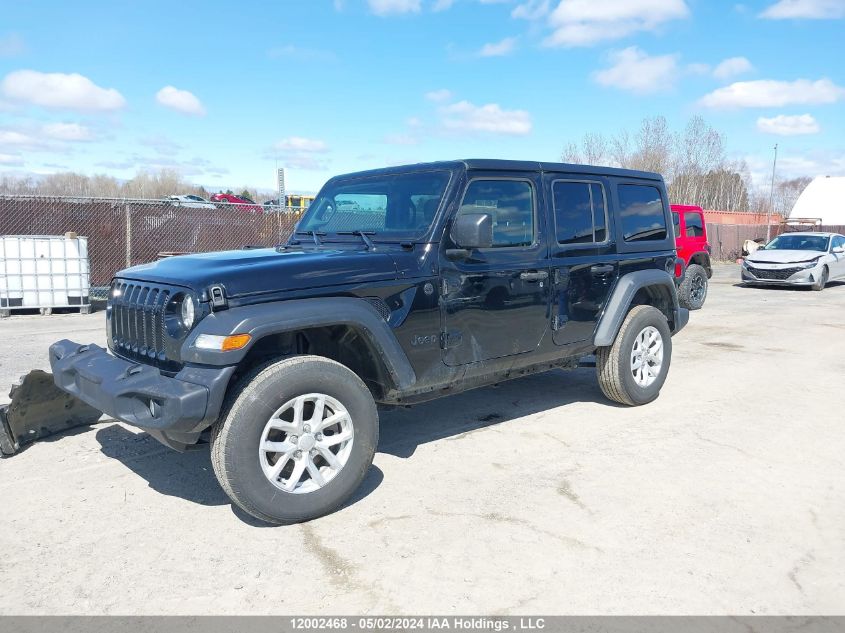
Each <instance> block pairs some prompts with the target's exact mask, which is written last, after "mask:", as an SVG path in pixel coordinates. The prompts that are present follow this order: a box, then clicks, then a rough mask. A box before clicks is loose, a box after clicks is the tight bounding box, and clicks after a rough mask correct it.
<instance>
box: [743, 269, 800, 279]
mask: <svg viewBox="0 0 845 633" xmlns="http://www.w3.org/2000/svg"><path fill="white" fill-rule="evenodd" d="M800 270H803V269H801V268H777V269H772V270H770V269H763V268H754V267H753V266H748V272H750V273H751V274H752V275H754V276H755V277H757V279H778V280H780V281H783V280H784V279H789V278H790V277H792V275H794V274H795V273H797V272H798V271H800Z"/></svg>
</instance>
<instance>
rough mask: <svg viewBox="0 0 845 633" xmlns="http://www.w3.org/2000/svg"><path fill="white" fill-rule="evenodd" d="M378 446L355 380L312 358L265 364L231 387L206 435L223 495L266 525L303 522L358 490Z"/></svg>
mask: <svg viewBox="0 0 845 633" xmlns="http://www.w3.org/2000/svg"><path fill="white" fill-rule="evenodd" d="M377 444H378V413H377V411H376V405H375V402H374V401H373V397H372V395H371V394H370V391H369V390H368V389H367V387H366V385H365V384H364V383H363V382H362V381H361V379H360V378H359V377H358V376H357V375H356V374H355V373H354V372H352V371H351V370H349V369H348V368H347V367H344V366H343V365H341V364H339V363H336V362H334V361H332V360H329V359H327V358H323V357H320V356H297V357H293V358H287V359H285V360H282V361H278V362H275V363H272V364H270V365H265V366H264V367H261V368H259V369H257V370H256V371H254V372H253V373H252V374H250V375H248V376H247V377H245V378H244V379H243V380H242V381H241V383H240V385H239V387H237V388H236V391H235V393H234V394H233V396H232V398H231V400H230V402H229V403H228V404H227V407H226V408H225V410H224V412H223V414H222V415H221V418H220V420H219V421H218V422H217V424H216V425H215V427H214V429H213V431H212V440H211V458H212V465H213V466H214V472H215V474H216V475H217V478H218V480H219V481H220V485H221V486H222V487H223V490H225V491H226V494H228V495H229V497H230V498H231V499H232V501H234V502H235V503H236V504H237V505H238V506H240V507H241V508H242V509H243V510H245V511H246V512H248V513H249V514H251V515H252V516H254V517H257V518H259V519H261V520H263V521H267V522H268V523H278V524H284V523H297V522H300V521H307V520H309V519H313V518H316V517H319V516H322V515H324V514H328V513H329V512H332V511H333V510H335V509H336V508H338V507H339V506H340V505H341V504H342V503H343V502H344V501H346V500H347V499H348V498H349V496H350V495H351V494H352V493H353V492H354V491H355V489H356V488H358V486H359V485H360V483H361V481H362V480H363V479H364V476H365V475H366V473H367V470H368V469H369V467H370V464H372V461H373V455H374V453H375V448H376V445H377Z"/></svg>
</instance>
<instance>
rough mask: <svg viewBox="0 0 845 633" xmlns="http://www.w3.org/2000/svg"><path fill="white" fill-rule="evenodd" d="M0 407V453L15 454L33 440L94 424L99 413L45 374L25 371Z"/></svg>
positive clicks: (36, 371)
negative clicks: (8, 398) (58, 386)
mask: <svg viewBox="0 0 845 633" xmlns="http://www.w3.org/2000/svg"><path fill="white" fill-rule="evenodd" d="M9 396H10V397H11V398H12V401H11V402H10V403H9V404H8V405H3V406H0V454H2V455H3V456H4V457H8V456H10V455H14V454H15V453H18V452H19V451H20V450H21V448H23V447H24V446H25V445H27V444H31V443H32V442H35V441H37V440H40V439H42V438H45V437H48V436H50V435H54V434H56V433H61V432H63V431H67V430H68V429H72V428H74V427H78V426H86V425H89V424H94V423H95V422H96V421H97V420H99V419H100V416H101V415H102V412H101V411H99V410H98V409H95V408H94V407H91V406H89V405H87V404H85V403H84V402H82V401H81V400H79V399H77V398H74V397H73V396H72V395H70V394H69V393H66V392H64V391H62V390H60V389H58V388H57V387H56V385H55V384H54V382H53V376H52V375H50V374H48V373H47V372H45V371H41V370H35V371H31V372H29V373H28V374H27V375H26V376H24V377H23V378H22V379H21V382H20V383H19V384H17V385H14V386H13V387H12V390H11V391H10V392H9Z"/></svg>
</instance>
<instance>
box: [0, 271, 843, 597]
mask: <svg viewBox="0 0 845 633" xmlns="http://www.w3.org/2000/svg"><path fill="white" fill-rule="evenodd" d="M737 277H738V271H737V269H736V267H735V266H720V267H718V270H717V272H716V276H715V277H714V279H713V281H712V284H711V291H710V297H709V298H708V302H707V305H706V306H705V308H704V310H701V311H699V312H696V313H693V314H692V317H691V320H690V324H689V326H688V327H687V329H686V330H684V331H683V332H682V333H681V334H680V335H678V337H677V338H676V339H675V340H674V358H673V364H672V368H671V371H670V373H669V378H668V380H667V382H666V385H665V387H664V388H663V392H662V394H661V396H660V398H659V399H658V400H657V401H656V402H654V403H652V404H650V405H647V406H644V407H640V408H624V407H618V406H614V405H612V404H610V403H608V402H607V401H606V400H605V399H604V398H603V397H602V395H601V392H600V391H599V389H598V386H597V384H596V381H595V377H594V373H593V371H591V370H587V369H580V370H577V371H575V372H569V373H564V372H550V373H548V374H543V375H538V376H533V377H529V378H524V379H520V380H515V381H512V382H509V383H505V384H503V385H501V386H500V387H498V388H486V389H480V390H476V391H472V392H469V393H466V394H462V395H457V396H452V397H449V398H446V399H442V400H439V401H436V402H432V403H429V404H425V405H420V406H417V407H414V408H413V409H408V410H399V411H394V412H389V413H384V414H383V415H382V441H381V444H380V446H379V452H378V453H377V455H376V458H375V465H374V467H373V468H372V470H371V472H370V474H369V476H368V478H367V479H366V481H365V484H364V486H363V488H362V489H361V490H360V491H359V493H358V494H357V495H356V497H355V499H354V500H353V501H352V502H351V503H350V504H348V505H347V506H346V507H345V508H344V509H342V510H341V511H339V512H337V513H335V514H333V515H331V516H328V517H325V518H322V519H319V520H316V521H312V522H311V523H308V524H304V525H296V526H290V527H265V526H262V525H260V524H257V523H256V522H255V521H253V520H251V519H250V518H248V517H246V516H245V515H243V514H242V513H241V512H239V511H236V510H234V509H233V507H232V506H231V505H230V504H229V503H228V501H227V499H226V497H225V495H224V494H223V492H222V491H221V490H220V488H219V486H218V485H217V483H216V481H215V479H214V475H213V473H212V471H211V465H210V463H209V457H208V452H207V451H196V452H192V453H188V454H178V453H175V452H172V451H170V450H169V449H166V448H164V447H163V446H160V445H159V444H157V443H156V442H155V441H154V440H152V439H151V438H150V437H148V436H147V435H145V434H143V433H139V432H137V431H136V430H134V429H132V428H130V427H128V426H124V425H122V424H118V423H115V422H114V421H110V420H107V421H104V422H101V423H100V424H98V425H96V426H94V427H93V428H87V429H82V430H79V431H77V432H72V433H70V434H67V435H64V436H61V437H57V438H54V439H52V440H50V441H43V442H41V443H39V444H36V445H33V446H31V447H29V448H28V449H26V450H25V451H24V452H22V453H21V454H19V455H17V456H15V457H12V458H10V459H5V460H2V461H1V462H0V504H2V508H3V512H2V514H0V551H2V552H3V556H2V557H1V558H0V578H2V582H0V613H3V614H13V613H14V614H69V613H73V614H86V613H88V614H152V613H167V614H224V613H225V614H239V613H256V614H257V613H267V614H291V613H297V614H306V613H314V614H317V613H320V614H333V613H362V612H367V613H382V614H385V613H389V614H393V613H432V612H434V613H462V614H470V613H484V614H493V613H508V614H527V613H543V614H554V613H559V614H585V613H605V614H622V613H631V614H655V613H670V614H843V613H845V598H843V596H845V569H843V565H842V563H843V561H845V546H843V544H845V532H844V531H843V525H845V468H843V465H845V434H843V432H842V428H843V400H842V395H841V393H842V392H841V389H842V378H843V375H845V319H843V316H845V284H839V285H834V286H831V287H830V288H828V289H827V290H825V291H824V292H822V293H816V292H809V291H801V290H773V289H750V288H741V287H738V286H736V285H734V284H735V280H736V279H737ZM0 333H2V334H3V340H4V344H5V345H6V353H5V354H4V355H3V358H0V389H2V391H3V392H5V386H4V385H5V384H8V383H10V382H11V381H12V379H13V378H15V377H16V376H17V375H19V374H21V373H24V372H25V371H27V370H28V369H31V368H34V367H45V366H46V348H47V345H48V344H49V343H50V342H52V341H54V340H56V339H58V338H62V337H70V338H73V339H75V340H78V341H81V342H97V343H100V344H102V343H103V315H102V313H98V314H93V315H90V316H79V315H57V316H52V317H40V316H31V317H30V316H21V317H13V318H11V319H8V320H4V321H0ZM10 339H11V340H12V341H13V342H12V343H11V344H9V342H8V341H9V340H10Z"/></svg>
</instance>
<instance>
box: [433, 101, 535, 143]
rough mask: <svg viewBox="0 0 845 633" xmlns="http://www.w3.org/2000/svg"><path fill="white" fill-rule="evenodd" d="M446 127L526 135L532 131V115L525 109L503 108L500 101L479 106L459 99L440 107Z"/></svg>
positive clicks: (469, 130)
mask: <svg viewBox="0 0 845 633" xmlns="http://www.w3.org/2000/svg"><path fill="white" fill-rule="evenodd" d="M440 113H441V115H442V116H443V125H444V127H445V128H447V129H449V130H453V131H456V130H457V131H464V132H482V133H489V134H502V135H509V136H524V135H526V134H529V133H530V132H531V126H532V124H531V115H530V114H529V113H528V112H526V111H525V110H503V109H502V108H501V106H499V104H498V103H488V104H486V105H483V106H477V105H474V104H472V103H470V102H469V101H459V102H458V103H452V104H450V105H446V106H443V107H441V108H440Z"/></svg>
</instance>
